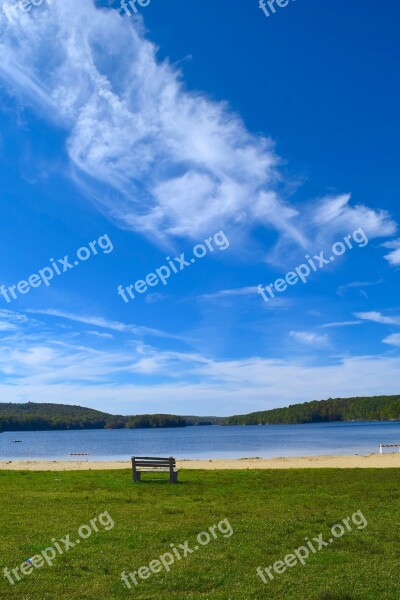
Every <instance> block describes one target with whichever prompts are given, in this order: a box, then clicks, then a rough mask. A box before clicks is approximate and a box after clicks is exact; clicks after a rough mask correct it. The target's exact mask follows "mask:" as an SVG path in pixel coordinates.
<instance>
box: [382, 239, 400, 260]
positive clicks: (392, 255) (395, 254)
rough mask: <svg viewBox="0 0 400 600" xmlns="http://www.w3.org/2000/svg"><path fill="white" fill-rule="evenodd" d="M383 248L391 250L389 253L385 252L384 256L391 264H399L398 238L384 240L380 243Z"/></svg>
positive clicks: (399, 246) (399, 248)
mask: <svg viewBox="0 0 400 600" xmlns="http://www.w3.org/2000/svg"><path fill="white" fill-rule="evenodd" d="M382 246H383V248H388V249H390V250H392V252H389V254H385V258H386V260H387V261H388V263H390V264H391V265H392V266H394V267H397V266H398V265H400V239H397V240H393V241H391V242H385V243H384V244H382Z"/></svg>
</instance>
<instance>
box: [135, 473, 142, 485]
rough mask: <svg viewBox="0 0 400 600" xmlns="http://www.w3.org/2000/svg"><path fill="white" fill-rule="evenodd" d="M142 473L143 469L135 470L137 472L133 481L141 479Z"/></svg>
mask: <svg viewBox="0 0 400 600" xmlns="http://www.w3.org/2000/svg"><path fill="white" fill-rule="evenodd" d="M141 474H142V472H141V471H135V473H134V474H133V482H134V483H136V481H140V476H141Z"/></svg>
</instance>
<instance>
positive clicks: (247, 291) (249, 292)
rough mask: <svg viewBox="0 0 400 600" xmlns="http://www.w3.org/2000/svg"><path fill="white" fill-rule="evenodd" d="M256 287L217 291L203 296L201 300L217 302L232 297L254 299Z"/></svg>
mask: <svg viewBox="0 0 400 600" xmlns="http://www.w3.org/2000/svg"><path fill="white" fill-rule="evenodd" d="M256 294H257V286H255V285H254V286H248V287H242V288H232V289H228V290H219V291H218V292H213V293H212V294H203V295H202V296H201V298H202V299H203V300H218V299H220V298H230V297H232V296H254V297H255V298H256Z"/></svg>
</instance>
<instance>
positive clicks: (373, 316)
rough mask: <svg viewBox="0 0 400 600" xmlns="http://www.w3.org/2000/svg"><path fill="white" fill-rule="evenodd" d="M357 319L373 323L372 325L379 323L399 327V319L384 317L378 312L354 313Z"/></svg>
mask: <svg viewBox="0 0 400 600" xmlns="http://www.w3.org/2000/svg"><path fill="white" fill-rule="evenodd" d="M354 316H355V317H356V318H357V319H363V320H365V321H373V322H374V323H381V324H382V325H400V317H386V316H385V315H383V314H382V313H381V312H379V311H374V310H373V311H370V312H359V313H354Z"/></svg>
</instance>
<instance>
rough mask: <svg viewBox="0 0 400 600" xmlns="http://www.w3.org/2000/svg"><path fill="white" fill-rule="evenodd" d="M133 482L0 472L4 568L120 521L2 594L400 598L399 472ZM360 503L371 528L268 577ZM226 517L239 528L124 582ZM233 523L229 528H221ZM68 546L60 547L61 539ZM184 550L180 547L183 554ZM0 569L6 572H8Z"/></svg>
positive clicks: (43, 597)
mask: <svg viewBox="0 0 400 600" xmlns="http://www.w3.org/2000/svg"><path fill="white" fill-rule="evenodd" d="M150 477H151V476H149V475H147V476H145V477H144V479H145V480H144V481H143V482H142V483H139V484H135V485H134V484H132V483H131V479H130V473H129V472H128V471H96V472H95V471H86V472H85V471H81V472H65V473H59V472H45V473H34V472H17V471H14V472H13V471H2V472H0V495H1V498H0V502H1V513H0V514H1V516H0V525H1V536H0V556H1V563H2V564H1V569H2V571H3V569H4V567H6V566H7V567H8V568H15V567H17V566H19V565H20V564H21V563H22V562H23V561H24V560H25V559H27V558H29V557H32V556H33V555H35V554H38V553H39V552H41V551H42V550H44V549H45V548H46V547H48V546H50V545H54V542H52V538H53V539H55V541H58V540H59V539H60V538H63V537H65V536H66V535H67V534H69V535H70V536H71V540H73V541H76V539H77V537H78V533H77V532H78V529H79V527H80V526H81V525H84V524H89V523H90V520H91V519H93V518H94V517H97V516H98V515H99V514H101V513H104V511H108V513H109V514H110V516H111V517H112V519H113V521H114V523H115V525H114V527H113V528H112V529H110V530H109V531H105V530H104V528H103V527H102V526H101V525H98V527H99V532H98V533H93V534H92V535H91V537H89V538H88V539H86V540H81V542H80V544H79V545H77V546H75V547H74V548H71V549H70V550H69V551H68V552H65V553H64V554H63V555H61V556H58V557H57V558H55V560H54V564H53V566H52V567H50V566H48V565H46V564H45V565H44V566H43V567H41V568H38V569H34V570H33V573H31V574H28V575H26V576H24V577H23V578H22V580H21V581H20V582H18V583H15V585H13V586H12V585H11V584H10V583H9V582H8V580H7V579H6V578H4V577H3V576H2V577H1V582H0V586H1V589H0V597H1V598H5V599H8V598H19V599H21V600H25V599H26V600H31V599H32V600H59V599H64V598H67V599H69V598H71V599H80V600H81V599H95V600H99V599H103V598H104V599H112V598H141V599H143V600H144V599H157V600H159V599H161V600H170V599H171V598H173V599H176V600H180V599H182V600H183V599H188V600H189V599H193V600H194V599H200V598H202V599H210V600H220V599H221V600H222V599H223V600H229V599H231V600H253V599H259V598H260V599H261V598H271V599H277V598H279V599H285V600H286V599H288V600H290V599H296V600H297V599H299V600H300V599H301V600H305V599H307V600H308V599H311V600H317V599H318V600H345V599H360V600H382V599H388V600H389V599H390V600H397V599H398V598H400V585H399V584H400V575H399V573H400V571H399V561H398V557H399V554H400V535H399V533H400V527H399V518H400V471H399V470H395V469H380V470H377V469H376V470H375V469H360V470H344V469H343V470H342V469H340V470H339V469H338V470H335V469H332V470H330V469H318V470H317V469H315V470H292V471H249V470H246V471H208V472H204V471H182V472H181V473H180V484H179V485H170V484H169V483H167V482H165V481H150ZM359 510H361V511H362V513H363V515H364V517H365V518H366V520H367V522H368V525H367V527H365V528H364V529H362V530H359V529H357V528H356V525H354V524H353V523H352V522H350V525H351V526H352V530H351V531H346V533H345V534H344V535H343V537H342V538H340V539H337V540H335V541H334V542H333V543H332V544H331V545H329V546H328V547H324V548H322V549H321V550H320V551H318V552H317V553H316V554H313V553H310V557H309V559H308V560H307V561H306V564H305V565H304V566H303V565H301V564H297V565H296V566H294V567H291V568H287V570H286V571H285V572H284V573H282V574H280V575H278V574H276V573H275V576H274V579H273V580H272V581H271V580H268V583H267V584H264V583H263V582H262V581H261V579H260V577H258V576H257V574H256V568H257V566H261V567H268V566H269V565H272V564H273V563H275V562H276V561H279V560H283V559H284V557H285V556H286V555H287V554H291V553H293V550H295V549H296V548H298V547H299V546H301V545H303V544H304V543H305V541H304V538H305V537H306V536H308V538H309V539H310V540H312V538H313V537H318V535H319V534H323V539H324V540H327V539H329V538H330V537H332V536H331V534H330V528H331V527H332V526H333V525H334V524H336V523H339V522H341V521H342V520H343V519H345V518H346V517H350V516H351V515H352V514H353V513H355V512H356V511H359ZM223 519H228V521H229V523H230V525H231V526H232V528H233V530H234V533H233V535H231V536H230V537H224V536H223V535H222V533H221V532H220V531H219V530H218V529H217V530H215V532H216V534H218V537H217V539H214V538H212V539H211V541H210V542H209V543H208V545H205V546H203V547H201V546H200V547H199V549H198V550H197V551H195V552H193V553H192V554H190V556H188V557H187V558H182V560H180V561H178V560H176V562H175V563H174V564H173V565H172V566H171V570H170V572H166V571H165V570H164V569H163V570H162V571H160V572H159V573H153V574H151V576H150V577H149V578H148V579H146V580H141V579H140V578H138V581H139V582H140V583H139V585H138V586H135V585H133V584H132V589H131V590H128V589H127V588H125V587H124V586H123V583H122V581H121V578H120V577H121V572H122V571H127V572H129V571H137V570H138V569H139V568H140V567H142V566H148V565H149V563H150V562H151V561H153V560H155V559H157V558H158V557H159V556H160V555H161V554H164V553H166V552H168V551H171V547H170V545H171V544H175V546H176V547H178V544H183V543H184V542H185V540H188V541H189V546H190V547H191V548H193V547H194V546H195V545H197V542H196V537H197V535H198V534H199V533H200V532H203V531H206V530H208V529H209V527H211V526H213V525H216V524H218V523H219V522H220V521H221V520H223ZM224 531H226V530H224ZM60 546H61V547H63V546H62V545H61V544H60ZM181 552H182V551H181ZM2 575H3V572H2Z"/></svg>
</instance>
